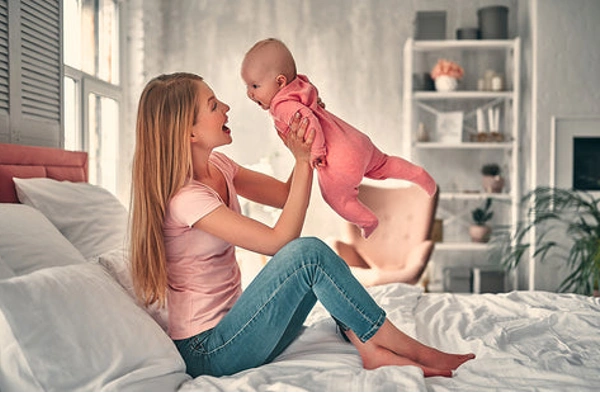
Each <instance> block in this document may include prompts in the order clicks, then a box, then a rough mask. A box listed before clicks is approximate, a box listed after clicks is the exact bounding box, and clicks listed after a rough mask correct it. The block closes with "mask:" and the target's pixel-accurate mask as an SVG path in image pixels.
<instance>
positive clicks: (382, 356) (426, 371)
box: [359, 345, 452, 378]
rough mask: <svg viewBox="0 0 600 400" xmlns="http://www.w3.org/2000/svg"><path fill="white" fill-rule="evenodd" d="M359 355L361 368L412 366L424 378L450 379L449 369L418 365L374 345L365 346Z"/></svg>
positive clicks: (450, 371) (450, 372)
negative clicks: (421, 373) (420, 371)
mask: <svg viewBox="0 0 600 400" xmlns="http://www.w3.org/2000/svg"><path fill="white" fill-rule="evenodd" d="M359 353H360V356H361V358H362V362H363V367H364V368H365V369H376V368H379V367H384V366H388V365H395V366H400V367H403V366H407V365H412V366H415V367H419V368H421V370H422V371H423V375H424V376H425V378H429V377H432V376H442V377H446V378H451V377H452V370H451V369H443V368H436V367H429V366H426V365H423V364H420V363H418V362H416V361H413V360H411V359H409V358H406V357H402V356H399V355H398V354H396V353H394V352H393V351H390V350H388V349H386V348H384V347H380V346H376V345H366V346H365V347H364V348H362V349H359Z"/></svg>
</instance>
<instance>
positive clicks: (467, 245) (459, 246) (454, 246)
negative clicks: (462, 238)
mask: <svg viewBox="0 0 600 400" xmlns="http://www.w3.org/2000/svg"><path fill="white" fill-rule="evenodd" d="M488 249H489V245H488V244H487V243H473V242H454V243H452V242H451V243H443V242H442V243H435V245H434V251H435V250H457V251H459V250H477V251H486V250H488Z"/></svg>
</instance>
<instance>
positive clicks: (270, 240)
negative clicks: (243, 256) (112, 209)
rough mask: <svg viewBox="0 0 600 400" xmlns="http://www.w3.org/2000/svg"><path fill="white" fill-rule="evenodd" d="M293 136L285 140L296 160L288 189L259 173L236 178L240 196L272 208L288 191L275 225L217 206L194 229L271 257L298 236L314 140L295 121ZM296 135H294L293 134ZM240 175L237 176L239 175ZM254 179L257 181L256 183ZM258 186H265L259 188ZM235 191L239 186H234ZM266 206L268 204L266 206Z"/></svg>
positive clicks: (303, 125)
mask: <svg viewBox="0 0 600 400" xmlns="http://www.w3.org/2000/svg"><path fill="white" fill-rule="evenodd" d="M291 132H292V134H289V135H287V137H286V138H285V139H284V142H285V144H286V146H287V147H288V148H289V149H290V150H291V151H292V154H293V155H294V158H295V160H296V162H295V165H294V170H293V172H292V176H291V178H290V181H289V190H286V189H284V186H286V185H287V184H286V183H283V182H280V181H277V180H276V179H273V178H270V179H268V177H265V176H264V175H262V174H258V173H251V171H249V170H242V176H241V177H240V178H241V180H239V179H238V177H237V176H236V180H235V183H236V185H238V184H241V188H240V189H241V191H240V194H241V193H245V194H246V195H248V196H250V195H252V196H253V197H254V198H262V199H263V200H264V199H266V201H267V202H268V201H271V202H272V203H273V205H277V204H275V203H277V202H279V201H281V199H282V198H283V195H284V194H285V192H286V191H287V192H288V195H287V198H286V199H285V201H284V204H283V209H282V212H281V215H280V216H279V219H278V220H277V222H276V223H275V226H273V227H269V226H267V225H265V224H263V223H261V222H259V221H256V220H253V219H251V218H248V217H246V216H244V215H241V214H238V213H236V212H234V211H232V210H230V209H229V208H227V207H225V206H220V207H218V208H217V209H215V210H214V211H213V212H211V213H210V214H208V215H206V216H205V217H204V218H202V219H200V220H199V221H198V222H197V223H196V224H195V225H194V226H195V227H197V228H200V229H202V230H204V231H206V232H209V233H211V234H213V235H215V236H218V237H220V238H222V239H223V240H225V241H227V242H229V243H232V244H234V245H236V246H240V247H243V248H246V249H248V250H252V251H256V252H259V253H262V254H266V255H273V254H275V253H276V252H277V251H279V249H280V248H281V247H283V246H284V245H285V244H287V243H288V242H289V241H291V240H293V239H295V238H297V237H299V236H300V234H301V232H302V226H303V225H304V219H305V217H306V210H307V208H308V203H309V199H310V191H311V187H312V178H313V170H312V167H311V165H310V148H311V145H312V141H313V139H314V131H311V132H310V133H309V135H307V137H306V138H304V134H305V132H306V123H304V121H303V123H301V124H300V126H299V127H298V124H297V120H295V121H294V122H293V123H292V130H291ZM294 132H295V134H294ZM238 174H239V173H238ZM253 179H256V180H255V181H254V180H253ZM261 183H263V184H265V183H266V186H265V187H263V189H261V187H260V186H259V185H260V184H261ZM236 189H237V190H240V189H238V187H237V186H236ZM270 190H273V192H274V194H273V193H269V191H270ZM267 204H268V203H267Z"/></svg>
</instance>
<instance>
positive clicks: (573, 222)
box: [494, 187, 600, 296]
mask: <svg viewBox="0 0 600 400" xmlns="http://www.w3.org/2000/svg"><path fill="white" fill-rule="evenodd" d="M523 202H524V203H525V204H528V206H527V209H526V211H527V213H526V214H525V215H526V216H527V218H526V220H525V221H524V222H522V223H520V224H518V226H517V228H516V230H515V232H512V233H510V232H504V233H503V234H501V235H499V236H498V237H497V238H494V241H495V242H497V243H496V246H494V247H495V248H496V252H495V253H496V256H497V258H498V259H499V262H500V264H501V265H503V266H504V267H505V268H507V269H508V270H511V269H514V268H516V267H517V266H518V265H519V262H520V261H521V259H522V257H523V256H524V255H525V254H526V253H528V252H529V251H530V250H531V247H532V244H531V243H530V242H529V240H528V238H529V233H530V232H531V230H532V229H533V228H534V227H535V228H536V235H535V236H536V239H535V241H534V243H535V247H534V249H533V254H532V255H531V257H534V258H535V257H538V258H539V259H540V260H542V261H544V260H546V259H549V257H552V259H554V260H555V259H557V258H556V257H560V258H561V259H564V262H565V265H566V267H567V268H568V270H569V271H570V273H569V275H568V276H567V277H566V278H565V279H564V280H563V281H562V282H561V284H560V286H559V288H558V290H559V291H560V292H569V291H573V292H575V293H579V294H585V295H590V294H594V295H596V296H597V295H598V285H599V283H600V209H599V207H598V205H599V203H600V198H598V197H594V196H592V195H591V194H590V193H588V192H585V191H576V190H569V189H558V188H552V187H538V188H536V189H534V190H532V191H531V192H529V193H527V194H526V195H525V196H523ZM557 235H558V236H557Z"/></svg>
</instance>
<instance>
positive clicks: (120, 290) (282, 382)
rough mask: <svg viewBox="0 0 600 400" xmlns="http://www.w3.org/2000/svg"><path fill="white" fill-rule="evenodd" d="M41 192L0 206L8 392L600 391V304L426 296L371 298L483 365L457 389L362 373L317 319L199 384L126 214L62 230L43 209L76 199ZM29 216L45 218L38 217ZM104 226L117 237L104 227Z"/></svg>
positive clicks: (451, 381)
mask: <svg viewBox="0 0 600 400" xmlns="http://www.w3.org/2000/svg"><path fill="white" fill-rule="evenodd" d="M30 182H31V183H34V184H35V183H36V182H39V181H33V180H32V181H30ZM41 182H42V184H43V187H44V188H46V187H47V185H51V186H50V187H49V189H48V190H44V191H40V190H35V191H31V193H29V194H28V195H29V196H33V197H31V198H32V200H36V201H32V203H31V206H30V205H15V204H0V223H2V225H1V226H0V390H2V391H36V390H44V391H103V390H118V391H128V390H136V391H139V390H151V391H183V392H189V391H599V390H600V379H599V378H600V299H598V298H591V297H584V296H579V295H569V294H556V293H547V292H512V293H507V294H483V295H467V294H464V295H457V294H442V293H423V292H422V291H421V289H420V288H418V287H415V286H410V285H405V284H389V285H385V286H380V287H377V288H372V289H369V291H370V292H371V294H372V295H373V297H374V298H375V299H376V300H377V302H378V303H379V304H381V306H382V307H384V308H385V310H386V311H387V313H388V317H389V318H390V319H391V320H392V322H394V323H395V324H396V325H397V326H398V327H400V328H401V329H402V330H403V331H405V332H406V333H407V334H409V335H411V336H413V337H415V338H417V339H418V340H420V341H422V342H424V343H426V344H429V345H431V346H434V347H437V348H439V349H442V350H445V351H449V352H456V353H466V352H474V353H475V354H476V355H477V358H476V359H475V360H472V361H469V362H467V363H466V364H464V365H463V366H461V367H460V368H459V369H458V370H457V371H456V373H455V376H454V377H453V378H424V377H423V374H422V373H421V371H420V370H419V369H418V368H416V367H385V368H380V369H377V370H373V371H366V370H364V369H363V368H362V366H361V362H360V358H359V356H358V354H357V352H356V350H355V349H354V347H353V346H352V345H351V344H349V343H346V342H344V341H343V339H342V338H341V336H340V335H339V334H338V333H337V331H336V325H335V323H334V322H333V319H332V318H331V317H330V316H329V314H328V313H327V312H326V311H325V310H324V309H323V308H322V307H321V306H320V305H317V307H316V308H315V309H314V310H313V312H312V313H311V314H310V316H309V318H308V320H307V321H306V328H305V330H304V331H303V333H302V334H300V336H299V337H298V338H297V340H296V341H295V342H293V343H292V345H291V346H290V347H289V348H288V349H287V350H286V351H285V352H284V353H283V354H282V355H281V356H280V357H278V358H277V359H276V360H274V362H272V363H271V364H268V365H264V366H261V367H259V368H254V369H251V370H247V371H243V372H240V373H238V374H236V375H233V376H227V377H221V378H214V377H209V376H200V377H198V378H196V379H192V378H191V377H189V376H188V375H186V374H185V367H184V364H183V361H182V359H181V357H180V356H179V354H178V353H177V350H176V349H175V346H174V345H173V343H172V341H171V340H170V339H169V338H168V336H167V335H166V333H165V332H164V321H165V315H164V314H163V313H160V312H158V310H155V309H152V308H146V309H144V308H141V307H139V305H138V304H136V302H135V300H134V298H133V297H132V286H131V279H130V275H128V269H127V268H128V265H127V258H126V256H125V254H126V252H124V251H123V248H122V246H123V245H124V243H126V240H125V236H126V231H125V226H126V224H125V223H123V222H124V221H123V218H125V217H126V215H125V214H123V212H122V209H121V208H120V207H117V208H118V209H117V210H116V212H115V213H110V212H108V213H104V214H103V213H101V214H95V213H90V212H89V211H86V208H85V207H81V209H79V208H78V207H77V202H72V205H71V206H70V208H69V209H68V213H69V215H68V216H64V217H65V218H60V217H62V216H61V215H55V214H56V213H57V211H56V210H62V208H60V207H50V205H52V204H50V205H49V204H48V203H51V202H61V201H62V200H61V199H62V198H64V197H63V196H64V194H62V195H61V193H62V191H65V190H66V191H70V190H71V187H70V186H68V185H64V184H59V183H57V182H47V181H41ZM25 186H31V185H25ZM34 186H35V185H34ZM34 189H35V187H34ZM23 190H27V187H25V189H23ZM78 191H83V194H81V199H85V198H89V197H92V198H93V197H94V196H96V195H97V193H98V191H99V189H98V188H97V187H94V186H91V185H88V186H85V185H82V186H78ZM21 192H22V191H21ZM21 194H22V193H21ZM34 197H35V198H34ZM82 203H85V201H83V200H82ZM110 203H111V202H107V203H106V204H110ZM35 204H45V205H46V207H39V208H38V210H37V211H36V210H35V209H33V208H32V207H34V206H35ZM108 211H110V210H108ZM61 212H62V211H61ZM107 215H108V216H110V218H115V220H116V221H117V223H99V222H98V218H106V216H107ZM119 215H121V217H119ZM66 217H68V218H66ZM50 221H52V222H50ZM59 222H60V223H59ZM53 223H54V225H55V226H53ZM81 224H83V225H85V227H82V226H79V225H81ZM82 228H85V229H82ZM74 229H75V230H76V231H77V232H84V231H85V232H86V233H85V236H86V237H85V238H82V237H80V235H79V234H75V233H74V232H75V230H74ZM79 229H82V230H79ZM107 238H108V239H109V240H107ZM82 239H83V240H82ZM94 243H99V244H101V245H102V246H99V247H98V246H97V245H92V244H94ZM107 244H108V245H107ZM97 254H99V256H98V257H96V256H95V255H97ZM249 271H250V270H248V271H245V272H246V274H244V275H245V276H246V275H252V274H253V273H254V271H250V272H249Z"/></svg>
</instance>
